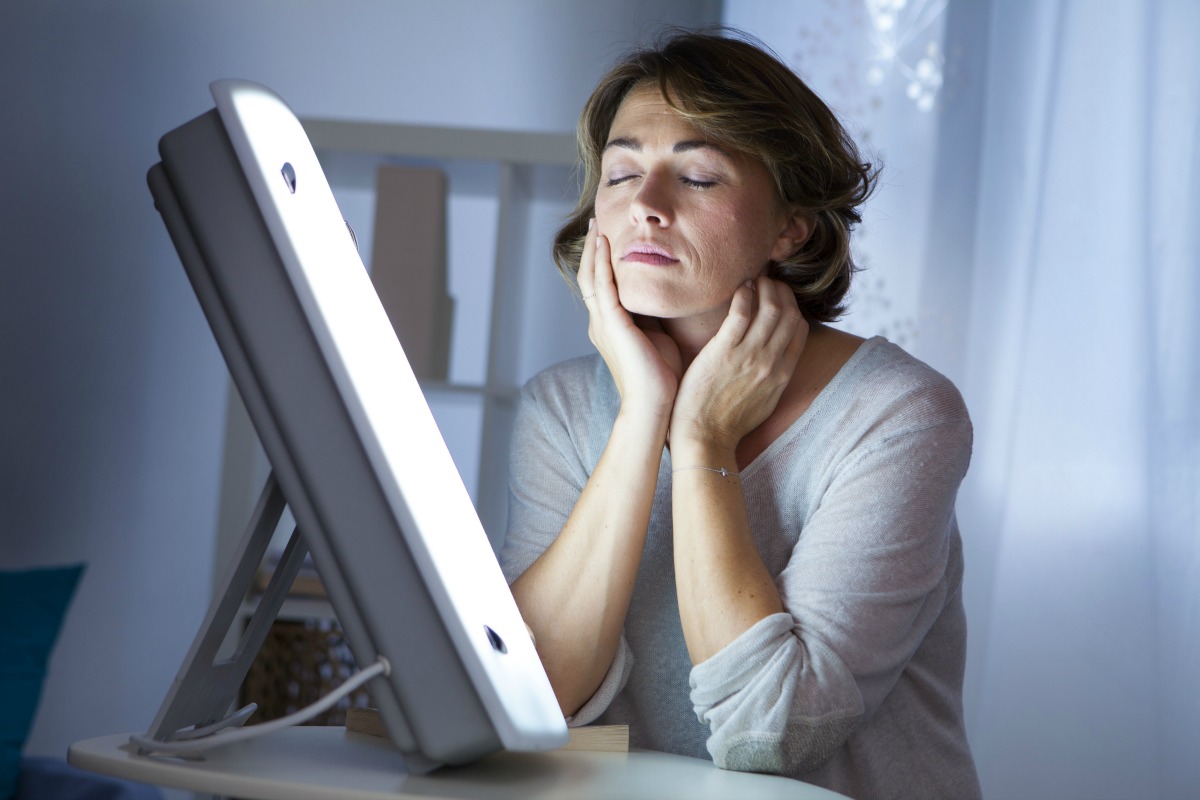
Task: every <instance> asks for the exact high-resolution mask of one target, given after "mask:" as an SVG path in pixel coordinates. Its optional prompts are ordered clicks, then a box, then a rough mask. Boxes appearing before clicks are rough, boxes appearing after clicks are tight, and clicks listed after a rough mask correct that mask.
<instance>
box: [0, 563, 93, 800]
mask: <svg viewBox="0 0 1200 800" xmlns="http://www.w3.org/2000/svg"><path fill="white" fill-rule="evenodd" d="M82 572H83V565H82V564H76V565H74V566H69V567H53V568H50V569H33V570H25V571H22V572H5V571H0V798H2V799H3V800H8V798H10V797H12V796H13V794H14V793H15V792H16V787H17V775H18V773H19V772H20V768H21V749H22V748H23V747H24V746H25V737H26V736H27V735H28V734H29V726H30V725H31V724H32V723H33V715H34V712H36V711H37V704H38V698H39V697H40V696H41V694H42V679H43V678H44V677H45V675H46V664H47V662H49V660H50V651H51V650H52V649H53V648H54V640H55V639H57V638H58V629H59V627H60V626H61V625H62V620H63V615H64V614H65V613H66V611H67V606H68V605H70V602H71V596H72V595H73V594H74V593H75V586H76V584H77V583H78V582H79V576H80V574H81V573H82Z"/></svg>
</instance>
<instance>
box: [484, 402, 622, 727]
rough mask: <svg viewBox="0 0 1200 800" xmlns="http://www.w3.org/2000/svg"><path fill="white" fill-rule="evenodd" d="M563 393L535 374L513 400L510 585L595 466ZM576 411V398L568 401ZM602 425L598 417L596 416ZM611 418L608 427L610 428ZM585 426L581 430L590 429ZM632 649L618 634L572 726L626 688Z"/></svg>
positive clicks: (557, 526)
mask: <svg viewBox="0 0 1200 800" xmlns="http://www.w3.org/2000/svg"><path fill="white" fill-rule="evenodd" d="M572 400H575V401H578V400H579V398H563V397H562V396H560V395H559V394H558V393H555V392H549V391H547V390H546V387H544V386H542V385H541V384H540V383H539V382H538V381H537V380H536V379H535V381H533V382H531V383H530V384H529V385H527V386H526V387H525V389H524V390H523V391H522V393H521V398H520V401H519V403H518V405H517V414H516V419H515V421H514V423H513V433H512V444H511V446H510V451H509V496H508V528H507V532H506V534H505V539H504V546H503V548H502V549H501V551H500V566H501V569H502V570H503V571H504V576H505V578H506V579H507V580H508V582H509V583H510V584H511V583H512V582H513V581H515V580H516V579H517V578H519V577H520V576H521V575H522V574H523V573H524V572H525V570H527V569H529V567H530V566H531V565H532V564H533V563H534V562H535V561H537V560H538V558H539V557H541V555H542V553H544V552H545V551H546V549H547V548H548V547H550V545H551V543H552V542H553V541H554V540H555V538H556V537H557V536H558V534H559V533H560V532H561V531H562V529H563V526H565V525H566V523H567V518H568V517H569V516H570V515H571V511H572V509H574V507H575V503H576V501H577V500H578V499H579V495H580V494H581V493H582V492H583V487H584V485H585V484H586V483H587V480H588V477H589V476H590V474H591V471H592V470H593V469H594V468H595V463H594V459H593V458H592V457H591V455H590V452H589V451H590V449H591V448H589V446H588V442H587V441H586V440H585V441H582V442H580V441H577V440H576V439H575V438H573V437H572V436H571V433H570V431H569V429H568V425H567V422H566V420H567V419H569V418H570V417H569V416H568V414H567V413H566V409H565V408H564V407H563V406H564V404H566V403H570V402H571V401H572ZM572 405H573V406H574V410H575V412H576V413H577V412H578V410H579V406H580V405H581V403H579V402H575V403H573V404H572ZM596 422H597V424H598V425H600V428H599V429H601V430H604V431H605V432H606V431H607V428H603V424H602V423H603V420H596ZM611 427H612V426H611V422H609V424H608V428H611ZM592 428H593V426H587V430H586V431H584V433H585V434H590V433H591V432H592ZM632 667H633V652H632V651H631V649H630V647H629V644H628V643H627V642H626V640H625V636H624V634H622V636H621V640H620V643H619V645H618V649H617V653H616V655H615V656H614V658H613V662H612V664H610V665H609V667H608V673H607V674H606V676H605V677H604V680H603V681H602V682H601V684H600V686H599V687H598V688H597V690H596V693H595V694H594V695H593V696H592V697H591V698H590V699H589V700H588V701H587V702H586V703H584V705H583V706H582V707H581V708H580V709H579V710H578V711H576V712H575V714H574V715H573V716H571V717H568V718H567V723H568V724H569V725H570V726H571V727H578V726H581V725H587V724H588V723H590V722H593V721H594V720H595V719H596V718H597V717H599V716H600V715H601V714H602V713H604V711H605V709H607V708H608V705H609V703H611V702H612V699H613V698H614V697H616V696H617V694H618V693H619V692H620V691H621V689H623V688H624V687H625V683H626V682H627V681H628V680H629V673H630V671H631V669H632Z"/></svg>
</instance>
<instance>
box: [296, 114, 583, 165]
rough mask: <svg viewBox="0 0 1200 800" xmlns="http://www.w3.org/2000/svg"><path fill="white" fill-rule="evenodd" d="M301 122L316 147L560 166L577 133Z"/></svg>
mask: <svg viewBox="0 0 1200 800" xmlns="http://www.w3.org/2000/svg"><path fill="white" fill-rule="evenodd" d="M300 122H301V124H302V125H303V126H304V130H305V132H306V133H307V134H308V138H309V141H311V142H312V145H313V149H315V150H317V151H321V150H335V151H340V152H344V153H361V154H367V155H376V156H397V155H399V156H404V157H407V158H428V159H437V160H445V161H455V160H460V159H465V160H470V161H492V162H500V163H509V164H523V165H539V166H559V167H573V166H574V165H575V161H576V158H577V153H576V149H575V136H574V134H569V133H540V132H530V131H503V130H483V129H475V128H439V127H433V126H423V125H396V124H392V123H386V122H351V121H348V120H333V119H322V118H318V117H306V118H304V119H302V120H300Z"/></svg>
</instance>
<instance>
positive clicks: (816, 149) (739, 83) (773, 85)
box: [553, 28, 878, 322]
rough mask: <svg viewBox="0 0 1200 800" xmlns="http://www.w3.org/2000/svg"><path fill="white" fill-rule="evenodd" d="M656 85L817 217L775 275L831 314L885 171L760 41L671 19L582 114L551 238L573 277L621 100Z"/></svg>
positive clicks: (836, 311) (773, 269) (812, 309)
mask: <svg viewBox="0 0 1200 800" xmlns="http://www.w3.org/2000/svg"><path fill="white" fill-rule="evenodd" d="M644 84H657V86H658V88H659V90H660V91H661V92H662V95H663V98H664V100H665V101H666V103H667V104H668V105H669V106H670V107H671V108H672V109H674V110H675V111H676V112H677V113H678V114H679V115H680V116H682V117H683V118H684V119H686V120H688V121H689V122H690V123H691V124H693V125H694V126H695V127H696V128H697V130H699V131H700V133H701V134H703V135H704V136H705V137H707V138H708V139H709V140H710V141H712V142H714V143H716V144H720V145H721V146H722V147H725V148H727V149H731V150H735V151H740V152H742V153H745V154H747V155H749V156H752V157H754V158H757V159H758V160H759V161H761V162H762V163H763V164H765V165H766V167H767V169H768V171H769V172H770V173H771V176H772V178H773V179H774V182H775V187H776V189H777V190H778V192H779V196H780V197H781V198H783V200H784V202H785V203H787V204H788V205H789V206H791V207H794V208H798V209H799V210H800V211H801V212H802V213H805V214H807V215H809V216H810V217H811V219H812V220H813V223H814V224H813V229H812V233H811V234H810V235H809V237H808V239H807V240H806V241H805V242H804V244H803V245H802V246H801V247H800V248H799V249H798V250H797V251H796V252H795V253H793V254H792V255H791V256H789V257H788V258H785V259H783V260H782V261H779V262H773V263H772V264H771V265H770V266H769V271H768V274H769V275H770V276H771V277H772V278H775V279H776V280H781V281H784V282H785V283H787V284H789V285H790V286H791V287H792V291H794V292H795V293H796V300H797V302H798V303H799V305H800V310H801V312H802V313H803V314H804V316H805V317H806V318H807V319H808V320H810V321H812V322H832V321H833V320H836V319H837V318H838V317H840V316H841V315H842V314H843V313H845V310H846V308H845V305H844V299H845V296H846V293H847V291H848V290H849V289H850V279H851V277H852V275H853V274H854V272H855V271H856V270H857V268H856V267H855V265H854V262H853V260H852V259H851V257H850V232H851V230H853V228H854V226H855V225H857V224H858V223H859V222H861V221H862V215H861V214H860V213H859V206H861V205H862V203H863V202H864V201H865V200H866V199H867V197H869V196H870V194H871V192H872V191H873V190H874V188H875V183H876V180H877V178H878V170H877V169H876V168H874V167H873V166H872V165H871V164H870V163H867V162H865V161H863V159H862V157H861V156H860V155H859V152H858V148H857V147H856V146H855V144H854V141H853V139H852V138H851V137H850V135H849V134H848V133H847V132H846V130H845V128H843V126H842V124H841V123H840V122H839V121H838V119H837V116H836V115H835V114H834V113H833V111H832V110H830V108H829V107H828V106H827V105H825V103H824V102H823V101H822V100H821V99H820V98H819V97H817V95H816V94H815V93H814V92H813V91H812V90H811V89H809V88H808V86H807V85H806V84H805V83H804V81H803V80H801V79H800V78H799V76H797V75H796V73H794V72H793V71H792V70H791V69H790V68H789V67H788V66H787V65H785V64H784V63H783V62H782V61H781V60H780V59H779V57H778V56H776V55H775V54H774V53H772V52H771V51H770V50H769V49H768V48H767V47H766V46H765V45H763V44H762V43H761V42H758V41H757V40H754V39H753V38H751V37H750V36H748V35H747V34H745V33H742V32H740V31H735V30H732V29H729V28H705V29H701V30H691V31H689V30H679V29H668V30H666V31H664V32H663V34H661V35H660V36H659V38H658V40H657V42H656V44H655V45H654V46H653V47H650V48H646V49H640V50H636V51H634V52H633V53H631V54H629V55H628V56H626V57H625V58H624V59H622V60H621V61H620V62H618V63H617V64H616V66H614V67H613V68H612V69H611V70H609V72H608V74H606V75H605V76H604V78H603V79H601V81H600V83H599V85H598V86H597V87H596V89H595V90H594V91H593V92H592V96H591V97H590V98H589V99H588V101H587V104H586V105H585V106H584V108H583V112H582V113H581V114H580V116H579V127H578V131H577V139H578V145H579V158H580V162H581V167H582V173H583V175H582V177H583V189H582V191H581V193H580V197H579V202H578V204H577V205H576V207H575V210H574V212H572V214H571V215H570V217H569V218H568V220H567V222H566V224H564V225H563V226H562V228H560V229H559V231H558V234H557V235H556V236H555V238H554V247H553V255H554V263H555V265H556V266H557V267H558V269H559V271H560V272H562V273H563V275H564V277H566V278H567V280H568V282H569V283H571V284H572V285H575V281H574V277H575V274H576V273H577V272H578V271H579V259H580V256H581V255H582V253H583V243H584V239H585V238H586V236H587V224H588V220H589V219H591V218H592V217H593V216H595V201H596V190H597V188H598V187H599V184H600V157H601V154H602V152H603V150H604V145H605V144H606V143H607V140H608V135H609V129H610V128H611V127H612V122H613V119H614V118H615V117H616V114H617V109H618V108H620V106H621V103H622V102H623V101H624V99H625V97H626V96H627V95H628V94H629V92H630V91H631V90H632V89H633V88H634V87H637V86H641V85H644Z"/></svg>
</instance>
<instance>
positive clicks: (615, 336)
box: [577, 221, 683, 419]
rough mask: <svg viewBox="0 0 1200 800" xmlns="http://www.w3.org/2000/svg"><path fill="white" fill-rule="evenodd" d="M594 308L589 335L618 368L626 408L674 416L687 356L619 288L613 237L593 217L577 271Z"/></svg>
mask: <svg viewBox="0 0 1200 800" xmlns="http://www.w3.org/2000/svg"><path fill="white" fill-rule="evenodd" d="M577 280H578V282H579V290H580V292H581V293H582V295H583V298H584V301H583V302H584V305H585V306H586V307H587V310H588V338H589V339H591V341H592V344H593V345H595V346H596V349H597V350H598V351H599V352H600V355H601V357H602V358H603V359H604V362H605V363H606V364H607V365H608V369H609V372H611V373H612V377H613V381H614V382H615V383H616V385H617V391H618V392H619V393H620V395H621V410H622V412H625V413H630V412H632V413H639V412H644V413H645V414H647V415H652V416H654V417H655V418H657V419H669V418H670V415H671V408H672V405H673V404H674V401H675V393H676V391H677V390H678V388H679V380H680V377H681V376H682V374H683V359H682V357H681V356H680V354H679V348H678V347H677V346H676V345H675V342H674V340H673V339H671V337H670V336H668V335H667V334H666V332H665V331H663V329H662V325H661V324H660V323H659V321H658V320H657V319H653V318H648V317H641V316H636V317H635V316H634V315H632V314H630V313H629V312H628V311H627V310H626V309H625V307H624V306H622V305H621V300H620V297H619V295H618V292H617V281H616V275H615V273H614V271H613V265H612V253H611V250H610V248H609V243H608V238H607V237H605V236H604V234H603V233H601V232H600V231H599V230H598V229H597V226H596V225H595V222H594V221H593V223H592V225H591V228H590V229H589V230H588V234H587V239H586V240H585V243H584V248H583V256H582V258H581V259H580V262H579V274H578V276H577Z"/></svg>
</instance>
